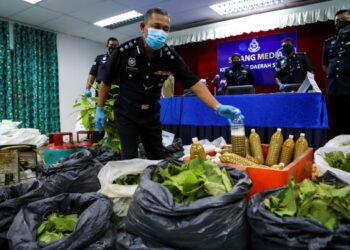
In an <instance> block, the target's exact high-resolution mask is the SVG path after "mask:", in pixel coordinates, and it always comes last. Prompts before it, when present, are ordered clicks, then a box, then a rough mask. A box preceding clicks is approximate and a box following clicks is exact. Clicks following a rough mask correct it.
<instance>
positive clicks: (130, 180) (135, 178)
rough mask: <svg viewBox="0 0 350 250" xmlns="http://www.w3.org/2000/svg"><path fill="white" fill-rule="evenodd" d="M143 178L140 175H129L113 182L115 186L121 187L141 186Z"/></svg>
mask: <svg viewBox="0 0 350 250" xmlns="http://www.w3.org/2000/svg"><path fill="white" fill-rule="evenodd" d="M140 181H141V177H140V175H139V174H128V175H126V176H124V177H122V178H118V179H116V180H114V181H113V184H119V185H138V184H140Z"/></svg>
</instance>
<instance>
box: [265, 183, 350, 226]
mask: <svg viewBox="0 0 350 250" xmlns="http://www.w3.org/2000/svg"><path fill="white" fill-rule="evenodd" d="M264 205H265V207H266V208H268V209H269V210H270V211H271V212H273V213H275V214H276V215H278V216H281V217H283V216H293V217H306V218H309V219H313V220H316V221H318V222H319V223H321V224H322V225H323V226H325V227H326V228H328V229H334V228H335V227H337V226H338V225H339V224H340V223H341V222H345V223H349V222H350V186H344V187H337V186H335V185H328V184H325V183H319V184H316V183H313V182H312V181H310V180H307V179H305V180H304V181H302V182H301V183H296V182H295V180H294V179H293V178H291V179H289V181H288V187H287V188H285V189H284V190H283V191H282V192H281V193H279V194H278V195H277V196H270V197H269V198H266V199H265V200H264Z"/></svg>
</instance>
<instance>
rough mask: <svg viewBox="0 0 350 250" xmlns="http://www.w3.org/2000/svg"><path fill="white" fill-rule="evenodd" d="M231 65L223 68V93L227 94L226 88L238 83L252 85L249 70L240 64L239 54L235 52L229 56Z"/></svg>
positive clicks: (252, 80)
mask: <svg viewBox="0 0 350 250" xmlns="http://www.w3.org/2000/svg"><path fill="white" fill-rule="evenodd" d="M230 61H231V65H232V66H231V67H230V68H228V69H226V70H225V73H224V78H225V79H224V80H223V84H224V85H226V87H225V88H224V94H227V88H228V87H230V86H238V85H253V82H254V79H253V74H252V72H251V70H250V69H249V68H248V67H245V66H244V65H242V61H241V55H240V54H238V53H235V54H233V55H232V56H231V58H230Z"/></svg>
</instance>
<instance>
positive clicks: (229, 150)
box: [221, 145, 232, 154]
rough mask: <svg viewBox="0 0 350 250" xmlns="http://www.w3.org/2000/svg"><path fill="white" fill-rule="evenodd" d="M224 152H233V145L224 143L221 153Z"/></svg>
mask: <svg viewBox="0 0 350 250" xmlns="http://www.w3.org/2000/svg"><path fill="white" fill-rule="evenodd" d="M224 153H232V146H231V145H224V146H222V147H221V154H224Z"/></svg>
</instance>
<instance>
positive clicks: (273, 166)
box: [271, 162, 285, 169]
mask: <svg viewBox="0 0 350 250" xmlns="http://www.w3.org/2000/svg"><path fill="white" fill-rule="evenodd" d="M284 167H285V165H284V163H283V162H280V163H279V164H275V165H272V166H271V168H273V169H284Z"/></svg>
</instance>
